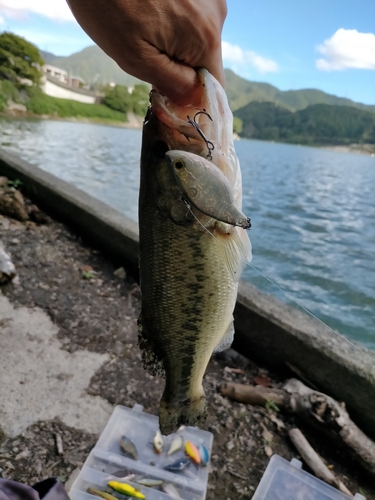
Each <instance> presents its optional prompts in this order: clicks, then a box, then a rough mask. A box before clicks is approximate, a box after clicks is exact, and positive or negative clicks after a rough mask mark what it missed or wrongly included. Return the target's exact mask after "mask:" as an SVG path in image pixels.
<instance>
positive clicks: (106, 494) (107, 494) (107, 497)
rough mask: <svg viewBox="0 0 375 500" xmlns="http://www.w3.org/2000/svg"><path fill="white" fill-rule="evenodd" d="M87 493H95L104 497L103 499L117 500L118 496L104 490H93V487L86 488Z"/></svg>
mask: <svg viewBox="0 0 375 500" xmlns="http://www.w3.org/2000/svg"><path fill="white" fill-rule="evenodd" d="M87 493H90V494H91V495H95V496H97V497H102V498H105V500H118V498H116V497H114V496H113V495H111V494H110V493H107V492H106V491H99V490H94V488H87Z"/></svg>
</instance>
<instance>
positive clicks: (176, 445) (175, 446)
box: [167, 436, 184, 455]
mask: <svg viewBox="0 0 375 500" xmlns="http://www.w3.org/2000/svg"><path fill="white" fill-rule="evenodd" d="M183 443H184V440H183V437H182V436H177V437H176V438H174V440H173V441H172V443H171V446H170V448H169V450H168V453H167V455H172V453H175V452H176V451H178V450H179V449H180V448H182V445H183Z"/></svg>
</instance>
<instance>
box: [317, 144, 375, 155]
mask: <svg viewBox="0 0 375 500" xmlns="http://www.w3.org/2000/svg"><path fill="white" fill-rule="evenodd" d="M317 147H318V148H319V149H326V150H327V151H335V152H336V153H354V154H357V155H367V156H372V157H375V144H349V145H347V146H343V145H337V146H333V145H332V146H317Z"/></svg>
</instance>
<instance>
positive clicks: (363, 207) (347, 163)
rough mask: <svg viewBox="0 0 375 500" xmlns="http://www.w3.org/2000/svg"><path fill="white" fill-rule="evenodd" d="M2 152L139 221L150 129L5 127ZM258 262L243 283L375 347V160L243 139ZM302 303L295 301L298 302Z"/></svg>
mask: <svg viewBox="0 0 375 500" xmlns="http://www.w3.org/2000/svg"><path fill="white" fill-rule="evenodd" d="M0 134H1V141H0V142H1V147H3V148H6V149H7V150H9V151H12V152H14V153H17V154H18V155H19V156H21V157H22V158H23V159H25V160H27V161H29V162H30V163H33V164H35V165H38V166H39V167H41V168H43V169H44V170H47V171H48V172H51V173H53V174H55V175H56V176H58V177H60V178H62V179H64V180H66V181H68V182H70V183H72V184H74V185H75V186H77V187H79V188H81V189H83V190H84V191H86V192H87V193H89V194H91V195H93V196H96V197H97V198H99V199H100V200H102V201H104V202H106V203H108V204H109V205H111V206H113V207H114V208H116V209H118V210H120V211H122V212H123V213H125V214H126V215H128V216H129V217H132V218H133V219H136V218H137V202H138V185H139V156H140V145H141V132H140V131H139V130H129V129H122V128H115V127H106V126H100V125H91V124H82V123H68V122H59V121H29V120H22V121H21V120H19V121H18V120H13V121H6V120H1V121H0ZM236 150H237V154H238V157H239V159H240V163H241V168H242V175H243V186H244V189H243V191H244V212H245V213H246V214H247V215H248V216H250V217H251V220H252V229H251V231H250V237H251V241H252V244H253V255H254V256H253V262H252V264H253V265H254V266H255V267H256V268H257V269H259V270H260V271H261V272H262V273H263V274H265V275H266V276H268V277H269V278H270V279H271V280H273V281H275V282H276V283H277V284H278V285H279V287H281V288H282V289H283V290H285V292H286V294H285V293H282V292H280V290H278V289H277V288H276V287H275V286H274V285H272V284H271V283H269V282H268V281H267V280H266V279H265V278H263V277H262V276H260V275H259V274H258V273H257V272H256V271H254V269H252V268H247V269H246V271H245V273H244V276H243V277H244V279H246V280H248V281H249V282H251V283H252V284H253V285H255V286H257V287H258V288H260V289H261V290H263V291H265V292H267V293H270V294H273V295H275V296H277V297H278V298H279V299H280V300H283V301H284V302H287V303H290V304H292V305H293V302H291V300H290V297H293V298H294V299H295V300H297V301H298V302H299V303H301V304H302V305H303V306H304V307H306V308H307V309H309V310H310V311H311V312H312V313H313V314H315V315H316V316H317V317H318V318H320V319H321V320H322V321H324V322H325V323H326V324H327V325H329V326H330V327H331V328H334V329H336V330H337V331H339V332H340V333H342V334H344V335H346V336H347V337H349V338H351V339H354V340H357V341H360V342H362V343H364V344H365V345H366V346H368V347H370V348H372V349H375V158H372V157H369V156H361V155H354V154H345V153H337V152H331V151H326V150H321V149H316V148H309V147H302V146H301V147H300V146H292V145H284V144H272V143H267V142H260V141H248V140H241V141H238V142H236ZM294 305H295V304H294Z"/></svg>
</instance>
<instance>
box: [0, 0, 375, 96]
mask: <svg viewBox="0 0 375 500" xmlns="http://www.w3.org/2000/svg"><path fill="white" fill-rule="evenodd" d="M227 3H228V16H227V19H226V22H225V24H224V29H223V42H222V48H223V60H224V67H226V68H230V69H232V70H233V71H234V72H235V73H237V74H238V75H240V76H242V77H243V78H246V79H247V80H251V81H260V82H267V83H270V84H272V85H274V86H275V87H278V88H279V89H280V90H297V89H303V88H316V89H319V90H323V91H324V92H327V93H329V94H334V95H337V96H340V97H347V98H349V99H352V100H354V101H357V102H363V103H365V104H375V2H374V0H284V1H280V0H227ZM0 30H1V31H3V30H6V31H12V32H13V33H16V34H18V35H21V36H23V37H25V38H26V39H27V40H29V41H31V42H33V43H35V44H36V45H37V46H38V47H39V48H40V49H42V50H46V51H48V52H52V53H53V54H56V55H63V56H67V55H70V54H72V53H74V52H78V51H80V50H82V49H83V48H85V47H87V46H89V45H92V43H93V42H92V40H91V39H90V38H89V37H88V36H87V35H86V34H85V33H84V31H83V30H82V29H81V28H80V27H79V25H78V24H77V22H76V21H75V20H74V17H73V15H72V14H71V12H70V10H69V8H68V6H67V4H66V2H65V0H0Z"/></svg>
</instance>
